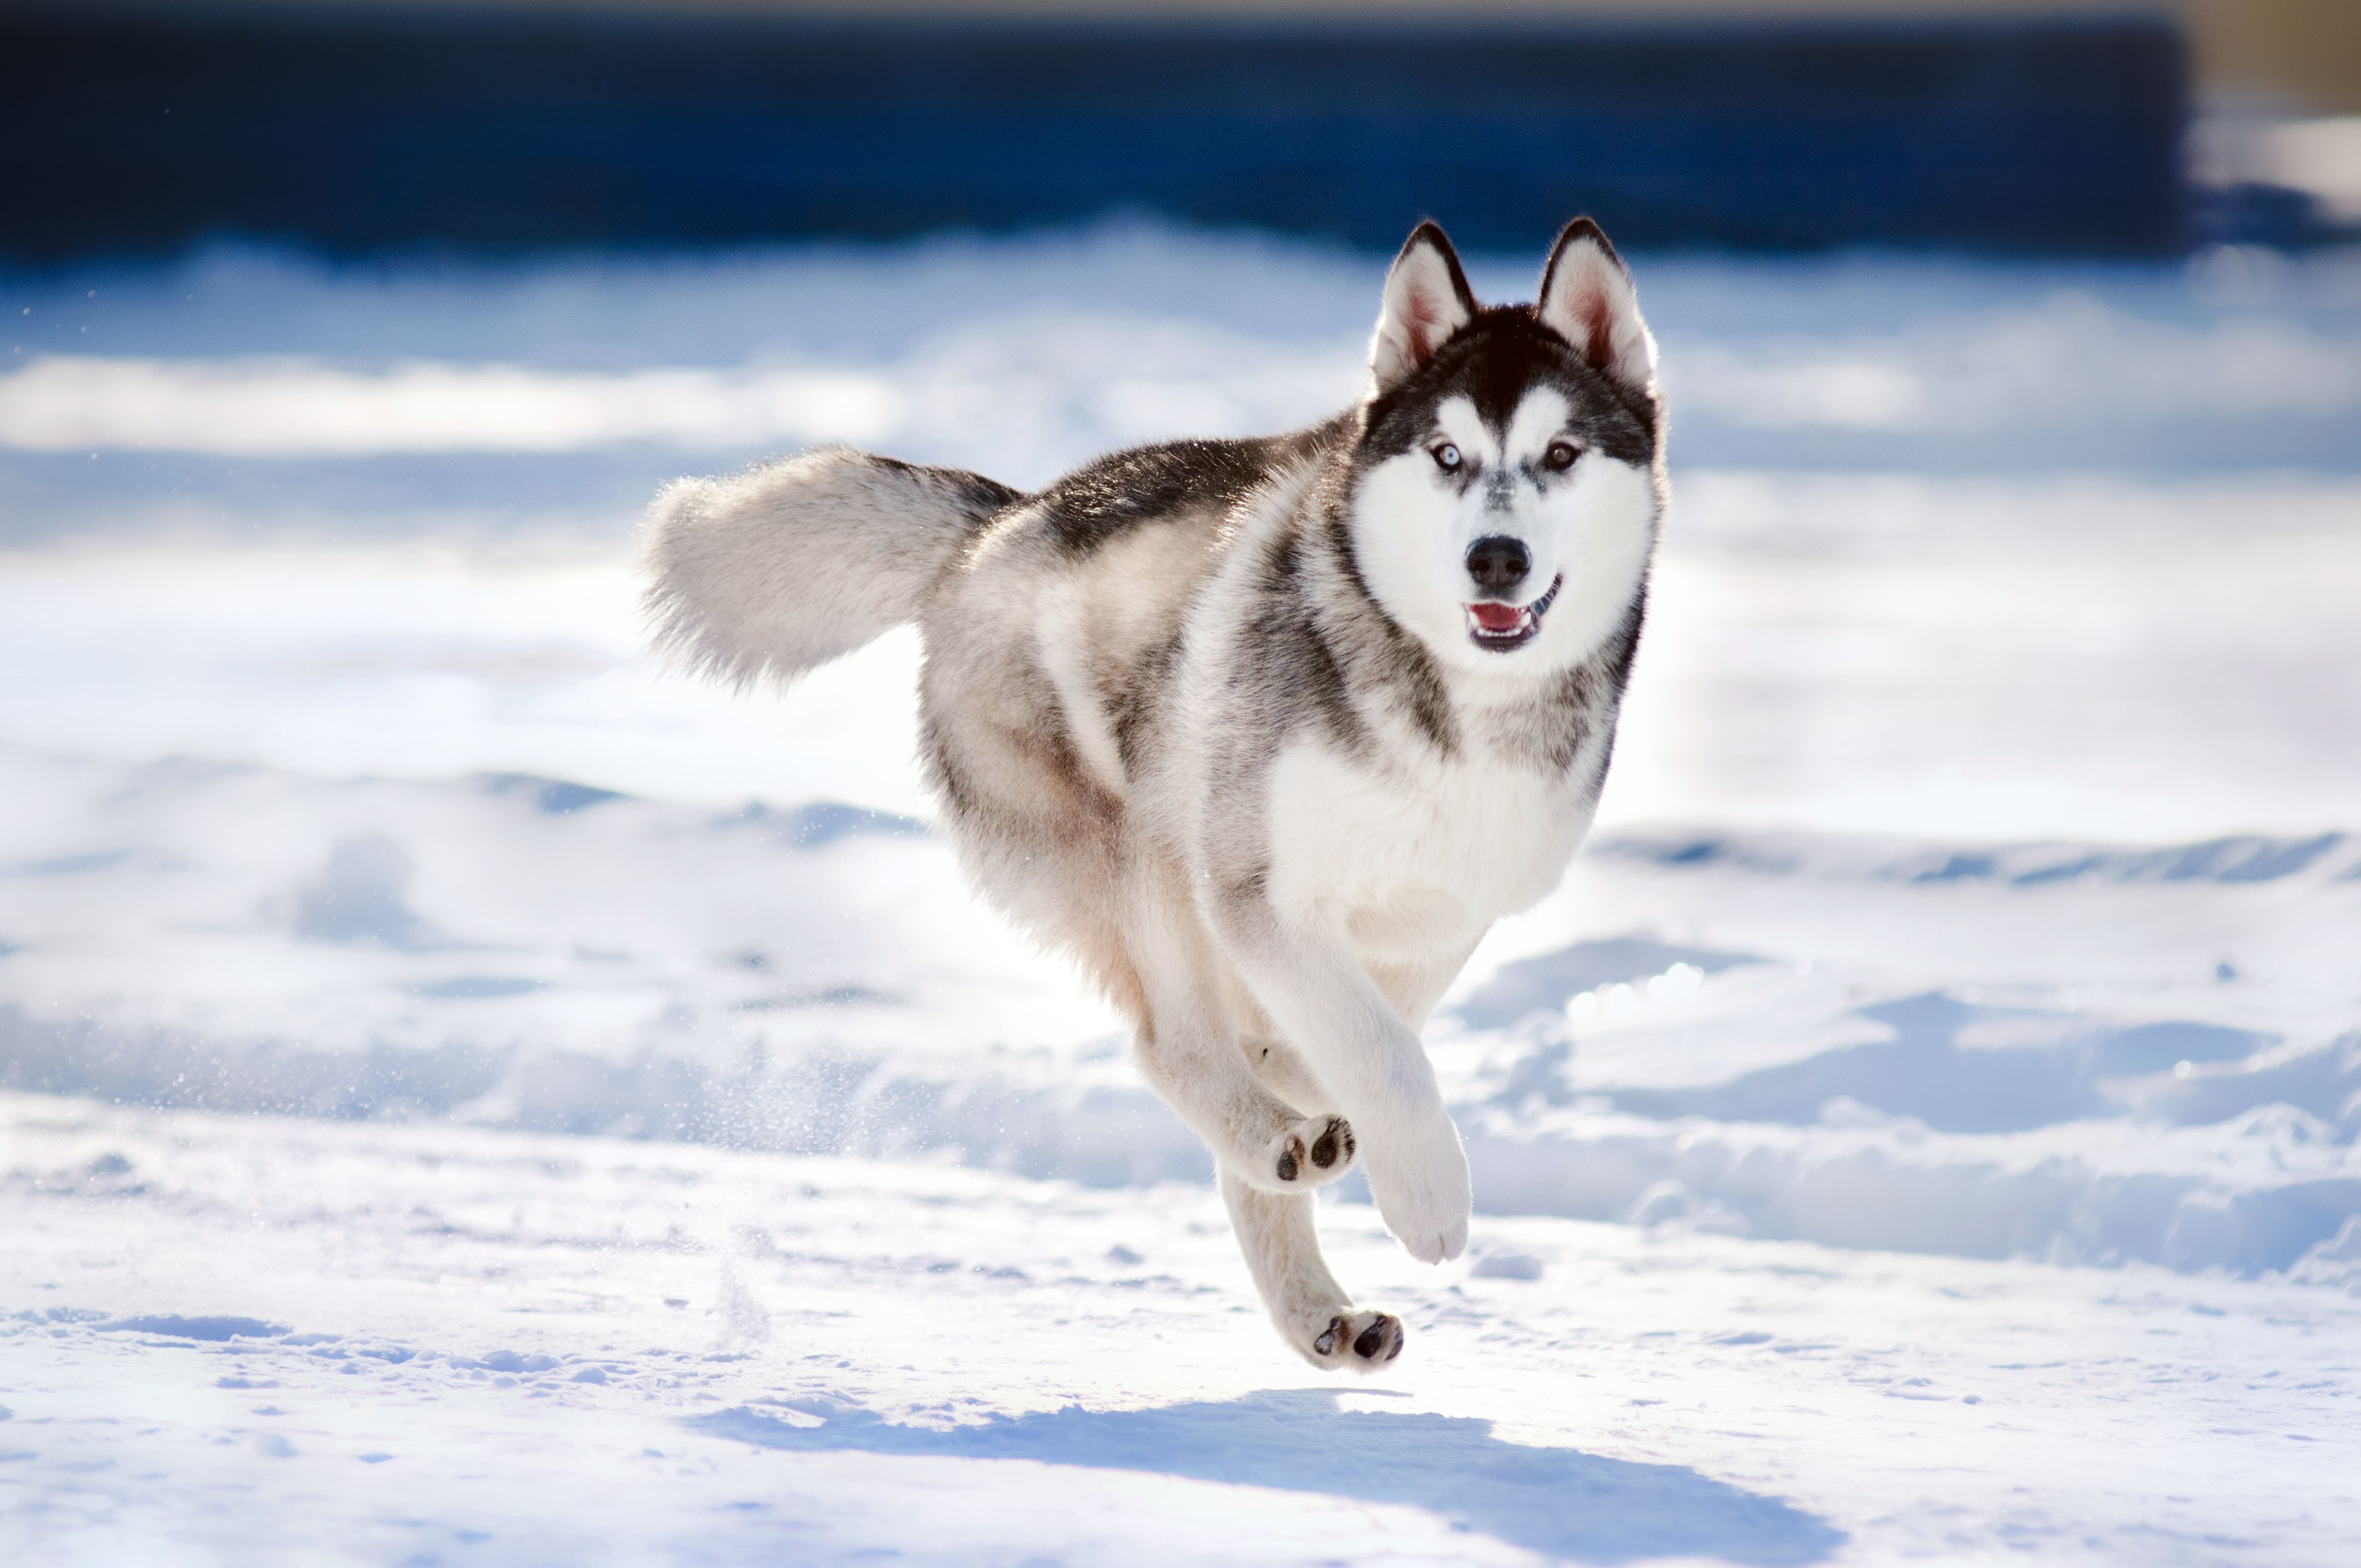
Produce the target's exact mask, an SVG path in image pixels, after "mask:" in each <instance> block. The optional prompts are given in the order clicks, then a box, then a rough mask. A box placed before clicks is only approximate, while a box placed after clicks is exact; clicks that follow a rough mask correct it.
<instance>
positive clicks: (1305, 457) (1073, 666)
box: [645, 219, 1666, 1370]
mask: <svg viewBox="0 0 2361 1568" xmlns="http://www.w3.org/2000/svg"><path fill="white" fill-rule="evenodd" d="M1655 366H1656V355H1655V345H1654V342H1653V339H1652V338H1651V336H1650V335H1649V332H1648V328H1647V326H1646V324H1645V323H1643V322H1642V319H1641V316H1640V311H1639V305H1638V302H1637V299H1636V297H1635V295H1634V294H1633V291H1632V288H1631V278H1630V275H1629V274H1628V273H1627V271H1626V270H1625V269H1624V267H1623V264H1622V263H1621V261H1620V259H1619V258H1617V257H1616V255H1615V252H1614V250H1613V248H1612V247H1609V244H1608V243H1607V239H1606V236H1604V235H1602V234H1601V233H1600V232H1599V231H1598V226H1597V225H1594V224H1592V223H1591V222H1590V221H1589V220H1587V219H1577V220H1576V222H1574V223H1573V224H1570V225H1567V227H1566V229H1565V232H1564V233H1563V234H1562V235H1560V236H1558V240H1557V243H1556V245H1555V247H1554V248H1553V249H1552V251H1551V253H1550V258H1549V261H1548V264H1547V266H1546V267H1545V268H1544V269H1543V273H1542V283H1541V297H1540V301H1539V302H1538V303H1537V304H1535V305H1532V306H1508V307H1498V308H1489V309H1487V308H1483V307H1479V306H1478V305H1477V303H1476V301H1475V299H1474V297H1473V296H1472V295H1471V294H1470V293H1469V291H1468V288H1467V281H1466V276H1465V275H1464V273H1463V272H1462V271H1461V269H1460V265H1459V261H1458V258H1457V257H1456V256H1455V255H1454V253H1453V251H1452V248H1451V245H1450V242H1449V241H1448V240H1446V239H1445V238H1444V235H1443V232H1442V230H1440V229H1439V228H1436V227H1435V226H1434V225H1432V224H1426V225H1421V226H1420V227H1419V228H1418V230H1417V231H1416V232H1415V233H1413V234H1412V235H1411V236H1410V240H1409V242H1408V243H1407V244H1405V245H1404V246H1403V247H1402V249H1401V253H1400V256H1399V257H1397V258H1395V261H1394V264H1393V268H1392V269H1391V271H1390V272H1389V274H1388V276H1387V279H1386V284H1385V297H1384V303H1383V306H1382V308H1381V310H1380V313H1379V314H1378V326H1377V332H1376V334H1375V336H1374V338H1373V339H1372V341H1371V343H1370V345H1369V378H1368V382H1367V388H1366V389H1365V391H1364V393H1363V395H1362V397H1361V400H1360V401H1359V402H1357V403H1356V405H1355V406H1353V407H1352V408H1350V409H1348V410H1346V411H1345V412H1343V413H1341V414H1339V415H1337V416H1336V417H1334V419H1331V420H1329V421H1327V422H1324V423H1323V424H1320V425H1316V426H1314V427H1313V428H1312V429H1309V430H1305V431H1300V432H1297V433H1294V434H1291V435H1280V436H1270V437H1265V438H1260V439H1255V440H1240V441H1181V442H1175V443H1172V444H1169V445H1163V446H1151V447H1143V448H1140V449H1138V450H1136V451H1130V452H1123V453H1117V454H1116V455H1113V456H1110V457H1104V458H1102V459H1100V460H1099V461H1097V462H1095V463H1093V464H1091V465H1089V466H1086V467H1083V468H1081V469H1079V470H1077V471H1076V472H1074V473H1072V474H1070V475H1068V476H1067V477H1064V478H1062V479H1060V480H1059V481H1058V482H1057V483H1055V484H1053V485H1051V486H1049V488H1047V489H1044V490H1042V491H1040V492H1038V494H1032V495H1027V494H1023V493H1021V492H1019V491H1016V490H1014V489H1011V488H1007V487H1006V486H1004V485H999V484H995V483H994V482H993V481H991V480H989V479H984V478H981V477H977V476H975V475H972V474H965V473H960V472H956V471H952V470H948V469H942V468H926V467H916V466H910V465H907V464H904V463H897V462H895V461H893V460H892V459H890V458H884V457H873V456H869V455H864V454H861V453H857V452H851V451H846V450H842V449H831V450H823V451H818V452H813V453H808V454H806V455H803V456H799V457H795V458H790V459H788V460H786V461H785V462H781V463H776V464H773V465H770V466H763V467H758V468H755V469H752V470H751V471H749V472H746V473H742V474H739V475H736V476H733V477H729V478H721V479H683V480H680V481H678V482H676V483H675V484H673V485H671V486H670V487H668V488H666V489H665V490H664V493H663V494H662V495H661V496H659V497H658V498H657V499H656V502H655V504H654V507H653V510H652V514H651V517H650V521H649V522H648V525H647V528H646V532H645V570H646V573H647V587H646V604H647V609H648V611H649V615H650V618H651V621H652V625H653V636H654V639H655V641H656V642H657V643H658V644H659V645H660V646H661V647H663V648H664V649H665V650H667V651H669V652H672V653H673V654H674V655H675V656H676V657H678V658H679V659H681V660H682V661H684V662H686V663H687V664H688V665H690V666H691V667H693V668H695V669H697V670H699V671H702V672H704V673H706V674H710V675H713V676H716V677H718V678H720V679H723V680H726V681H730V682H734V683H737V684H739V685H745V684H748V683H752V682H756V681H759V680H763V679H766V678H767V679H775V680H780V681H785V680H791V679H793V678H794V677H796V676H797V675H799V674H802V673H803V672H805V671H807V670H808V669H811V668H812V667H814V666H815V665H818V664H820V663H825V662H826V661H828V660H829V659H832V658H835V657H837V656H838V655H840V654H842V653H846V652H851V650H853V649H855V648H857V647H860V646H861V645H862V643H864V642H867V641H870V640H871V639H872V638H873V637H875V636H877V635H878V634H879V633H881V632H883V631H884V630H887V629H888V628H890V627H894V626H897V625H901V624H903V623H905V622H908V621H911V620H916V621H917V623H918V625H919V626H920V628H921V629H922V631H923V635H924V639H925V645H926V662H925V666H924V671H923V674H921V676H920V694H921V704H922V710H923V716H924V738H923V742H922V744H923V748H924V753H925V763H926V767H927V770H928V774H929V776H930V779H931V782H932V784H933V787H934V789H935V791H936V792H937V794H938V795H939V797H940V800H941V804H942V809H943V819H944V822H945V825H946V826H947V828H948V829H949V831H950V838H951V839H952V841H953V843H954V844H956V845H957V847H958V850H959V852H960V854H961V859H962V861H963V863H964V864H965V866H966V868H967V870H968V871H969V872H970V874H971V875H972V877H973V879H974V881H975V883H976V884H977V886H978V887H980V888H981V889H982V890H983V893H984V894H985V895H986V896H987V897H989V898H990V899H991V900H992V901H993V902H994V903H995V904H996V905H999V906H1000V907H1001V908H1002V909H1004V910H1005V911H1006V912H1007V913H1008V914H1009V915H1011V916H1014V917H1015V918H1016V919H1017V920H1019V921H1021V922H1022V923H1023V924H1024V925H1026V926H1027V927H1029V928H1030V929H1031V930H1032V931H1033V932H1034V933H1036V934H1037V935H1038V937H1039V938H1042V939H1043V940H1045V941H1047V942H1049V943H1051V944H1053V945H1055V946H1057V947H1059V948H1063V949H1065V950H1066V951H1068V952H1071V953H1072V954H1073V955H1075V956H1076V957H1078V958H1079V959H1082V962H1083V963H1084V964H1085V965H1086V966H1087V967H1088V968H1089V970H1090V971H1091V972H1092V974H1093V976H1095V978H1096V979H1097V981H1098V982H1099V984H1100V985H1101V986H1103V987H1104V990H1105V992H1106V993H1107V995H1108V996H1109V997H1110V998H1111V999H1112V1000H1113V1001H1114V1003H1115V1005H1116V1006H1118V1007H1119V1008H1121V1009H1122V1010H1123V1012H1124V1013H1125V1014H1126V1015H1127V1016H1128V1017H1129V1018H1130V1019H1131V1021H1132V1023H1133V1024H1134V1025H1135V1026H1136V1027H1137V1057H1138V1063H1139V1067H1140V1070H1141V1071H1142V1072H1143V1073H1144V1074H1145V1075H1146V1076H1147V1078H1148V1081H1149V1082H1150V1083H1151V1084H1153V1085H1154V1086H1155V1088H1156V1090H1157V1091H1158V1092H1159V1094H1161V1095H1162V1096H1163V1097H1164V1099H1165V1100H1166V1101H1167V1102H1169V1103H1170V1105H1171V1106H1172V1108H1173V1109H1174V1110H1175V1111H1177V1112H1178V1113H1180V1116H1181V1117H1182V1118H1183V1119H1184V1120H1185V1121H1186V1122H1187V1123H1188V1124H1190V1125H1191V1127H1192V1128H1194V1129H1195V1130H1196V1131H1197V1133H1198V1134H1199V1135H1201V1136H1202V1137H1203V1138H1204V1140H1205V1142H1206V1144H1207V1145H1208V1146H1210V1147H1211V1148H1212V1150H1213V1157H1214V1159H1215V1161H1216V1162H1217V1164H1218V1166H1219V1168H1220V1181H1221V1190H1222V1196H1223V1198H1224V1201H1225V1202H1226V1203H1227V1205H1228V1207H1229V1212H1230V1217H1231V1221H1232V1223H1233V1224H1234V1225H1235V1229H1236V1231H1237V1235H1238V1241H1239V1245H1241V1246H1242V1247H1243V1248H1244V1250H1245V1253H1246V1263H1247V1266H1248V1268H1249V1269H1250V1270H1251V1271H1252V1274H1253V1276H1254V1280H1255V1284H1256V1287H1257V1288H1258V1289H1259V1290H1260V1291H1261V1293H1262V1298H1263V1300H1264V1302H1265V1303H1266V1305H1268V1308H1269V1310H1270V1313H1271V1317H1272V1318H1273V1320H1274V1321H1276V1322H1277V1324H1278V1326H1279V1332H1280V1333H1281V1334H1283V1335H1284V1336H1285V1337H1286V1339H1287V1342H1288V1343H1290V1344H1291V1345H1293V1346H1294V1347H1295V1349H1296V1350H1297V1351H1299V1352H1300V1353H1301V1354H1303V1355H1304V1356H1305V1357H1306V1358H1307V1359H1309V1360H1310V1361H1312V1363H1314V1364H1315V1365H1322V1366H1353V1367H1356V1368H1359V1369H1362V1370H1367V1369H1368V1368H1370V1367H1372V1366H1375V1365H1380V1364H1382V1363H1385V1362H1388V1361H1390V1360H1392V1359H1393V1357H1394V1356H1395V1355H1397V1354H1400V1349H1401V1344H1402V1328H1401V1324H1400V1321H1398V1320H1397V1319H1395V1318H1393V1317H1392V1316H1390V1315H1389V1314H1387V1313H1384V1312H1380V1311H1375V1310H1368V1309H1366V1308H1360V1307H1356V1305H1355V1304H1354V1303H1353V1300H1352V1298H1351V1297H1349V1296H1348V1295H1346V1294H1345V1290H1344V1288H1342V1287H1341V1286H1339V1285H1338V1284H1337V1283H1336V1281H1335V1279H1334V1277H1332V1276H1331V1275H1330V1274H1329V1272H1328V1268H1327V1266H1326V1265H1325V1264H1324V1263H1323V1261H1322V1259H1321V1255H1320V1245H1319V1241H1318V1239H1317V1237H1316V1236H1315V1234H1314V1233H1313V1225H1312V1209H1313V1203H1312V1189H1314V1188H1317V1187H1320V1186H1323V1185H1325V1184H1326V1183H1328V1182H1332V1181H1334V1180H1335V1179H1337V1178H1338V1177H1340V1176H1342V1175H1344V1174H1345V1171H1346V1170H1347V1169H1349V1168H1351V1167H1352V1166H1353V1165H1354V1164H1356V1162H1357V1163H1359V1164H1360V1165H1361V1166H1362V1167H1363V1168H1365V1169H1366V1170H1367V1174H1368V1180H1369V1188H1370V1191H1371V1193H1372V1194H1373V1196H1374V1197H1375V1198H1376V1201H1377V1204H1378V1212H1379V1214H1380V1215H1381V1216H1382V1217H1383V1219H1384V1221H1385V1223H1386V1227H1387V1229H1388V1230H1389V1231H1390V1232H1391V1233H1392V1234H1394V1235H1395V1236H1396V1237H1397V1238H1399V1239H1400V1242H1401V1244H1402V1245H1404V1246H1405V1247H1407V1248H1408V1249H1409V1250H1410V1252H1411V1255H1414V1256H1416V1257H1419V1258H1421V1259H1422V1260H1424V1261H1426V1262H1429V1263H1438V1262H1441V1261H1443V1260H1444V1259H1446V1258H1452V1257H1456V1256H1458V1255H1460V1253H1461V1252H1462V1250H1463V1249H1464V1248H1465V1247H1466V1241H1467V1222H1468V1213H1469V1189H1468V1176H1467V1161H1466V1155H1465V1154H1464V1153H1463V1152H1462V1150H1461V1147H1460V1143H1459V1135H1458V1132H1457V1130H1456V1129H1455V1127H1454V1125H1453V1124H1452V1120H1451V1116H1450V1114H1449V1113H1448V1112H1446V1111H1445V1110H1444V1103H1443V1099H1442V1096H1441V1094H1440V1093H1439V1092H1438V1090H1437V1086H1436V1081H1435V1076H1434V1071H1433V1067H1432V1066H1431V1065H1430V1064H1429V1063H1428V1061H1427V1058H1426V1055H1425V1052H1424V1049H1423V1047H1422V1046H1421V1044H1420V1041H1419V1030H1420V1028H1421V1027H1422V1025H1424V1023H1425V1021H1426V1018H1427V1015H1428V1014H1429V1013H1430V1012H1431V1011H1432V1010H1433V1007H1434V1004H1435V1003H1436V1001H1437V1000H1438V999H1439V998H1440V997H1441V996H1442V994H1443V992H1444V989H1445V987H1447V986H1448V985H1449V984H1450V983H1451V981H1452V979H1453V977H1454V976H1455V975H1456V974H1457V973H1458V971H1459V969H1460V967H1461V965H1462V964H1464V963H1465V962H1466V959H1467V956H1468V953H1469V951H1470V950H1471V949H1472V948H1474V947H1475V945H1476V943H1477V938H1480V937H1482V936H1483V934H1484V932H1485V930H1486V929H1487V928H1488V927H1489V926H1490V925H1491V924H1492V923H1493V922H1494V921H1495V920H1497V919H1499V917H1500V916H1504V915H1507V914H1510V913H1512V912H1514V911H1517V910H1520V909H1522V908H1525V907H1526V906H1528V905H1532V903H1533V902H1534V901H1535V900H1537V899H1539V898H1540V897H1541V896H1542V895H1543V894H1545V893H1547V892H1548V891H1549V890H1550V888H1551V887H1552V886H1553V885H1554V884H1555V883H1556V882H1557V880H1558V877H1559V875H1560V874H1561V873H1562V872H1563V871H1564V870H1565V865H1566V862H1567V861H1568V859H1569V858H1570V857H1571V856H1572V855H1573V853H1574V850H1575V848H1576V845H1577V844H1578V843H1579V842H1580V840H1581V839H1582V837H1583V835H1584V833H1585V832H1586V831H1587V828H1588V827H1589V824H1590V819H1591V816H1592V813H1593V811H1594V809H1595V808H1596V806H1597V803H1598V792H1599V786H1600V784H1601V783H1602V781H1603V780H1604V778H1605V775H1606V772H1607V763H1608V755H1609V750H1610V749H1611V747H1612V744H1613V740H1614V733H1615V720H1616V713H1617V707H1618V705H1619V703H1620V699H1621V696H1622V692H1623V687H1624V681H1625V677H1626V674H1627V673H1628V671H1629V670H1630V667H1631V657H1632V652H1633V650H1634V648H1635V646H1636V645H1637V642H1638V640H1639V636H1640V625H1641V618H1642V609H1643V607H1644V604H1645V601H1646V597H1647V587H1648V573H1649V564H1650V560H1651V557H1652V555H1653V551H1654V548H1655V543H1656V536H1657V532H1658V528H1659V524H1660V521H1661V518H1662V516H1663V512H1664V504H1665V494H1666V491H1665V481H1664V445H1663V439H1662V433H1663V422H1662V416H1661V414H1660V411H1659V406H1658V400H1657V393H1656V369H1655Z"/></svg>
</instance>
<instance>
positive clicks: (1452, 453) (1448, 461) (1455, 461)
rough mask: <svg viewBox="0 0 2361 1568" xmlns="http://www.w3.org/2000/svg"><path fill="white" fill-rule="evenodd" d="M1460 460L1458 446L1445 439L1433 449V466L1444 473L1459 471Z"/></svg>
mask: <svg viewBox="0 0 2361 1568" xmlns="http://www.w3.org/2000/svg"><path fill="white" fill-rule="evenodd" d="M1460 461H1461V459H1460V456H1459V448H1457V447H1456V446H1454V445H1452V444H1451V443H1449V442H1447V441H1446V442H1444V444H1442V445H1440V446H1438V447H1436V448H1435V449H1434V466H1436V467H1438V468H1440V469H1442V470H1443V471H1444V473H1446V474H1456V473H1457V472H1459V465H1460Z"/></svg>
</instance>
